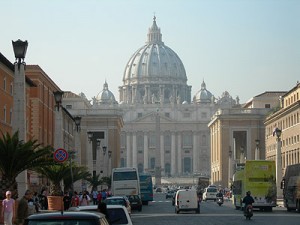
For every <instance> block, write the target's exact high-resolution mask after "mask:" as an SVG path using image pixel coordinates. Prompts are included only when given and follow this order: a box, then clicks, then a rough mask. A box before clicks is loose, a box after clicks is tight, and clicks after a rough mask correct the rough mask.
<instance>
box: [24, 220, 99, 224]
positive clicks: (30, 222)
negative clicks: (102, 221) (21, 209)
mask: <svg viewBox="0 0 300 225" xmlns="http://www.w3.org/2000/svg"><path fill="white" fill-rule="evenodd" d="M28 225H95V220H88V219H85V220H70V219H68V220H60V219H57V220H52V219H51V220H49V219H48V220H30V221H29V222H28Z"/></svg>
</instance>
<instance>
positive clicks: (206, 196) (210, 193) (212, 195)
mask: <svg viewBox="0 0 300 225" xmlns="http://www.w3.org/2000/svg"><path fill="white" fill-rule="evenodd" d="M217 194H218V189H217V187H216V186H208V187H207V188H205V189H204V192H203V197H202V198H203V201H207V200H214V201H216V200H217Z"/></svg>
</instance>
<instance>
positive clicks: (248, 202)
mask: <svg viewBox="0 0 300 225" xmlns="http://www.w3.org/2000/svg"><path fill="white" fill-rule="evenodd" d="M243 203H245V208H244V212H246V209H247V206H248V205H252V204H253V203H254V199H253V198H252V196H251V192H250V191H247V193H246V196H245V197H244V198H243Z"/></svg>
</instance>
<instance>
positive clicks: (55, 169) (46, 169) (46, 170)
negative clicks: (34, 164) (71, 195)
mask: <svg viewBox="0 0 300 225" xmlns="http://www.w3.org/2000/svg"><path fill="white" fill-rule="evenodd" d="M34 170H35V171H36V172H38V173H39V174H42V175H44V176H46V177H47V178H48V179H49V180H50V193H49V195H51V196H62V195H63V190H62V187H61V181H62V180H64V179H65V178H66V177H70V176H71V175H70V165H69V163H67V162H64V163H60V162H55V161H54V160H53V161H52V165H47V166H43V167H39V168H35V169H34Z"/></svg>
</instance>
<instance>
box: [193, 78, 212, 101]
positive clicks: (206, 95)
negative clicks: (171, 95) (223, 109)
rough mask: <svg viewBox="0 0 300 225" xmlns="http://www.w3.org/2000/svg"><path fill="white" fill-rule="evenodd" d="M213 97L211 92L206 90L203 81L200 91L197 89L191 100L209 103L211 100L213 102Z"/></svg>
mask: <svg viewBox="0 0 300 225" xmlns="http://www.w3.org/2000/svg"><path fill="white" fill-rule="evenodd" d="M213 98H214V96H213V95H212V93H210V91H208V90H207V89H206V84H205V83H204V81H203V82H202V84H201V89H200V91H198V92H197V93H196V94H195V96H194V98H193V102H194V103H211V102H213Z"/></svg>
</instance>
